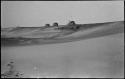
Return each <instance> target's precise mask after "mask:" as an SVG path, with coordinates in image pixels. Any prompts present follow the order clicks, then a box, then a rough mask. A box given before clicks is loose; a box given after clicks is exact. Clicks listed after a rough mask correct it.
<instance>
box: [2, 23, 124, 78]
mask: <svg viewBox="0 0 125 79" xmlns="http://www.w3.org/2000/svg"><path fill="white" fill-rule="evenodd" d="M118 25H119V24H118ZM119 27H120V26H119ZM119 27H115V28H114V30H115V31H113V30H112V32H110V33H107V32H109V31H111V29H112V26H111V29H110V27H109V28H108V29H109V31H107V30H108V29H105V30H101V29H102V28H98V29H93V30H92V32H90V30H89V31H88V32H89V33H90V34H88V33H87V34H88V35H87V36H90V37H89V39H86V40H79V41H73V42H66V43H55V44H45V45H29V46H18V47H17V46H13V47H2V48H1V69H2V72H4V71H5V70H7V68H6V66H5V65H6V64H7V63H8V62H9V61H10V59H13V60H14V62H15V68H16V69H17V70H19V71H20V72H23V73H24V77H68V78H71V77H85V78H88V77H89V78H93V77H96V78H97V77H105V78H106V77H111V78H123V77H124V73H123V71H124V33H123V30H121V28H119ZM103 29H104V28H103ZM117 29H118V30H120V31H122V32H118V31H117ZM97 30H100V31H98V32H97ZM86 32H87V31H86ZM102 32H103V33H102ZM77 33H78V32H77ZM84 33H85V32H84ZM80 34H81V32H79V33H78V35H77V34H76V37H77V36H78V37H79V35H80ZM97 34H101V35H100V36H97V37H96V38H95V36H96V35H97ZM91 35H92V36H91ZM103 35H104V36H103ZM80 36H81V35H80ZM83 36H85V35H83ZM74 37H75V35H74ZM78 37H77V38H78ZM91 37H92V38H91ZM82 38H85V37H82ZM59 40H60V39H59Z"/></svg>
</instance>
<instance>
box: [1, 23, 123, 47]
mask: <svg viewBox="0 0 125 79" xmlns="http://www.w3.org/2000/svg"><path fill="white" fill-rule="evenodd" d="M62 26H63V27H64V28H65V29H61V28H62ZM69 27H78V28H76V29H75V30H74V29H68V28H69ZM123 32H124V21H117V22H107V23H95V24H76V25H75V26H67V25H59V27H52V26H50V27H47V28H46V27H11V28H2V29H1V43H2V46H24V45H42V44H55V43H65V42H73V41H78V40H85V39H90V38H96V37H102V36H107V35H112V34H117V33H123Z"/></svg>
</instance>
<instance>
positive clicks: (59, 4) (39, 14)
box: [1, 1, 124, 27]
mask: <svg viewBox="0 0 125 79" xmlns="http://www.w3.org/2000/svg"><path fill="white" fill-rule="evenodd" d="M69 20H74V21H76V23H82V24H83V23H98V22H110V21H120V20H124V2H123V1H4V2H2V3H1V27H13V26H24V27H31V26H34V27H35V26H43V25H44V24H46V23H50V24H52V23H53V22H58V23H59V24H66V23H68V22H69Z"/></svg>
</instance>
